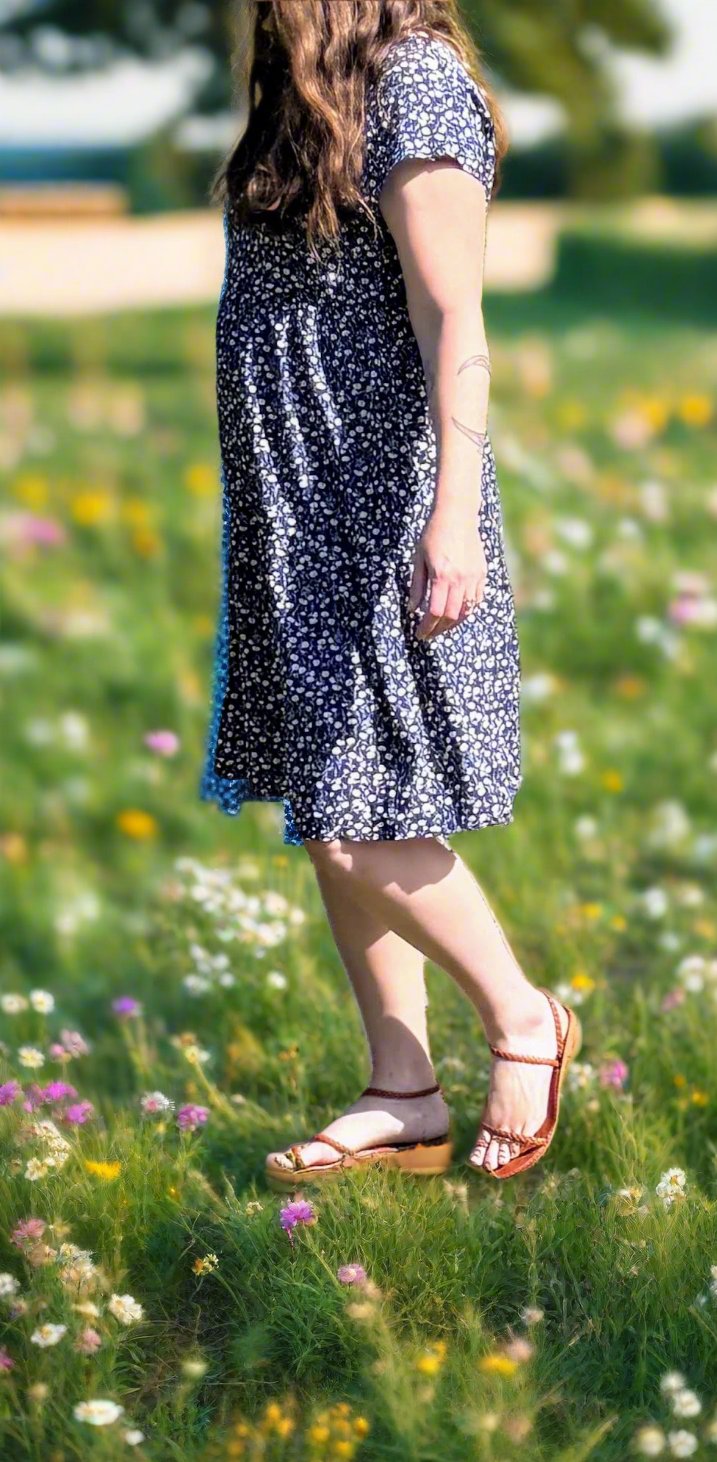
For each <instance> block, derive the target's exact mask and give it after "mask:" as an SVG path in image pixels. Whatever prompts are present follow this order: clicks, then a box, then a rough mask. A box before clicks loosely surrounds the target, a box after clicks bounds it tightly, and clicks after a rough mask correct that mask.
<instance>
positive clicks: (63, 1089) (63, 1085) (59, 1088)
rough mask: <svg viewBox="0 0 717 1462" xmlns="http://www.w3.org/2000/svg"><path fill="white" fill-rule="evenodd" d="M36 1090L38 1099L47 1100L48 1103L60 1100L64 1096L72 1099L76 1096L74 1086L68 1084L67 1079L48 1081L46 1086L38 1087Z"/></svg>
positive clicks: (63, 1098) (62, 1099)
mask: <svg viewBox="0 0 717 1462" xmlns="http://www.w3.org/2000/svg"><path fill="white" fill-rule="evenodd" d="M38 1090H39V1093H40V1101H42V1102H47V1103H48V1104H49V1105H52V1104H53V1103H54V1102H62V1101H64V1100H65V1098H69V1100H74V1098H75V1097H76V1096H77V1092H76V1090H75V1088H74V1086H70V1083H69V1081H48V1083H47V1085H46V1086H43V1087H41V1088H38Z"/></svg>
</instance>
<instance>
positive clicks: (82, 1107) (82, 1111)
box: [65, 1102, 95, 1127]
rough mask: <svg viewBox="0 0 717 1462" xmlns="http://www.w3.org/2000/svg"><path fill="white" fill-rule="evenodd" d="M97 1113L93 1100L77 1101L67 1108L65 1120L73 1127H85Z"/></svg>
mask: <svg viewBox="0 0 717 1462" xmlns="http://www.w3.org/2000/svg"><path fill="white" fill-rule="evenodd" d="M94 1115H95V1109H94V1107H93V1105H92V1102H76V1103H74V1105H73V1106H71V1107H67V1108H66V1110H65V1121H66V1122H69V1123H70V1124H71V1125H72V1126H73V1127H83V1126H84V1124H85V1122H89V1121H90V1119H91V1118H92V1117H94Z"/></svg>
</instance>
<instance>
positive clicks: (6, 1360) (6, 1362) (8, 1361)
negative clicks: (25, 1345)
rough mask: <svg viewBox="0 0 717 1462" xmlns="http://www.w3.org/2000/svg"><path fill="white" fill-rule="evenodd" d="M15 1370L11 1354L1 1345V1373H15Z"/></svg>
mask: <svg viewBox="0 0 717 1462" xmlns="http://www.w3.org/2000/svg"><path fill="white" fill-rule="evenodd" d="M14 1369H15V1362H14V1360H13V1358H12V1356H11V1355H10V1352H9V1351H7V1350H6V1349H5V1346H4V1345H0V1371H13V1370H14Z"/></svg>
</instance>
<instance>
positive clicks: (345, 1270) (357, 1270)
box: [336, 1264, 368, 1285]
mask: <svg viewBox="0 0 717 1462" xmlns="http://www.w3.org/2000/svg"><path fill="white" fill-rule="evenodd" d="M336 1278H337V1279H338V1280H339V1282H340V1283H341V1284H359V1285H361V1284H365V1283H366V1280H367V1279H368V1275H367V1273H366V1270H365V1269H364V1267H363V1264H342V1265H341V1268H340V1269H337V1270H336Z"/></svg>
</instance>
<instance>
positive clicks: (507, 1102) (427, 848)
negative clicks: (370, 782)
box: [306, 838, 556, 1167]
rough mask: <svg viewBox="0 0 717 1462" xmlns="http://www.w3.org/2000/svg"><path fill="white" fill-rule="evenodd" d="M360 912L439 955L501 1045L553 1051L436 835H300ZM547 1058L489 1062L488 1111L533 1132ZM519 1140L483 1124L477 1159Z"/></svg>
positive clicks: (494, 1118)
mask: <svg viewBox="0 0 717 1462" xmlns="http://www.w3.org/2000/svg"><path fill="white" fill-rule="evenodd" d="M306 847H307V852H308V853H309V854H310V856H311V858H312V861H313V862H314V864H315V866H316V867H317V869H320V870H330V871H331V873H332V875H333V877H334V879H335V881H336V882H337V883H339V882H341V884H342V886H343V888H344V889H346V890H350V891H351V894H352V896H353V898H354V900H355V901H357V902H359V903H360V904H361V906H362V907H363V908H364V909H365V910H366V912H367V913H368V914H370V915H372V916H373V917H374V918H376V919H378V920H380V921H381V922H382V923H383V924H384V925H386V926H388V927H389V928H390V929H393V930H394V931H395V933H396V934H398V935H400V936H401V938H402V939H403V940H405V941H406V942H407V943H408V944H411V945H413V947H414V948H415V949H418V950H420V952H421V954H423V955H425V956H426V957H427V958H429V959H431V960H433V961H434V962H435V963H436V964H439V965H440V966H441V967H442V968H443V969H444V970H446V971H447V973H448V974H449V975H451V976H452V978H453V979H454V980H456V982H457V983H458V984H459V985H460V987H461V989H462V990H463V991H464V993H465V994H466V995H467V996H468V998H469V1000H470V1001H471V1002H472V1004H473V1005H474V1007H475V1009H476V1011H477V1012H478V1015H479V1017H480V1019H481V1021H482V1024H483V1027H484V1030H485V1033H486V1035H487V1037H488V1040H489V1041H490V1042H491V1043H492V1044H494V1045H500V1046H502V1047H504V1048H505V1049H506V1050H512V1051H517V1052H522V1053H525V1054H527V1055H543V1056H552V1055H555V1052H556V1040H555V1027H554V1024H553V1018H552V1015H551V1012H550V1009H549V1006H548V1003H547V1001H546V1000H545V998H544V996H543V995H541V994H540V992H539V991H538V990H536V989H535V987H534V986H533V985H531V984H530V982H529V980H527V979H526V977H525V975H524V973H523V971H522V969H521V967H520V965H519V963H518V961H517V959H516V957H515V955H514V953H513V951H512V950H511V948H510V946H509V944H508V941H507V939H506V937H505V935H504V933H503V931H502V929H501V928H500V925H499V924H498V922H497V920H496V918H495V917H494V915H493V913H492V911H491V909H490V906H489V905H488V903H487V901H486V899H485V898H484V896H483V893H482V891H481V889H480V887H479V885H478V883H477V882H476V880H475V879H474V877H473V875H472V873H471V872H470V870H469V869H468V868H467V867H466V865H465V864H464V863H463V862H462V861H461V859H460V858H459V857H458V856H457V855H456V853H454V852H453V850H452V849H450V848H446V847H445V846H444V845H443V844H441V843H439V842H437V841H436V840H435V839H434V838H410V839H405V840H402V841H397V842H389V841H386V842H365V843H361V842H348V841H334V842H318V841H313V840H312V841H310V842H307V844H306ZM550 1076H551V1068H550V1067H546V1066H521V1065H518V1064H517V1063H516V1062H512V1061H511V1062H504V1061H497V1062H494V1064H493V1070H492V1074H491V1087H490V1092H489V1095H488V1101H487V1104H486V1110H485V1120H486V1121H488V1122H490V1123H491V1125H493V1126H496V1127H507V1128H510V1129H511V1130H512V1131H515V1132H520V1133H523V1132H524V1133H530V1132H534V1131H536V1130H537V1128H538V1127H539V1126H540V1123H541V1122H542V1121H543V1119H544V1117H545V1111H546V1105H547V1099H548V1089H549V1082H550ZM517 1150H518V1148H517V1144H515V1143H510V1142H507V1141H505V1140H503V1141H500V1142H499V1141H498V1140H497V1139H496V1138H492V1139H491V1138H490V1135H489V1134H488V1133H487V1132H484V1131H483V1130H481V1132H480V1133H479V1141H478V1144H477V1146H476V1149H475V1153H474V1160H475V1161H476V1162H483V1163H484V1164H486V1165H487V1166H489V1167H497V1166H498V1165H500V1164H503V1163H505V1162H508V1161H509V1159H510V1158H511V1157H512V1156H514V1154H515V1153H516V1152H517Z"/></svg>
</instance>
